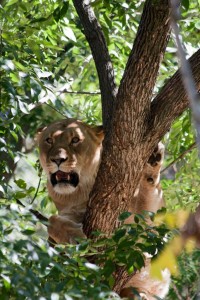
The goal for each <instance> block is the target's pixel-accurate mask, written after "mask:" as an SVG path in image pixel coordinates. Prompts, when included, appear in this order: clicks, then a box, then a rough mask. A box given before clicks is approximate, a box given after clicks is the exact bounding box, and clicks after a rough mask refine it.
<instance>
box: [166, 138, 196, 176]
mask: <svg viewBox="0 0 200 300" xmlns="http://www.w3.org/2000/svg"><path fill="white" fill-rule="evenodd" d="M195 147H196V143H192V144H191V145H190V146H189V147H188V148H187V149H186V150H185V151H184V152H182V153H181V154H180V155H179V156H178V157H177V158H175V159H174V160H173V161H172V162H171V163H169V165H168V166H166V167H165V168H164V169H162V171H161V173H163V172H165V171H166V170H167V169H168V168H170V167H171V166H173V165H174V164H175V163H176V162H177V161H179V160H180V159H182V158H183V157H184V156H185V155H186V154H188V153H189V152H190V151H192V150H193V149H194V148H195Z"/></svg>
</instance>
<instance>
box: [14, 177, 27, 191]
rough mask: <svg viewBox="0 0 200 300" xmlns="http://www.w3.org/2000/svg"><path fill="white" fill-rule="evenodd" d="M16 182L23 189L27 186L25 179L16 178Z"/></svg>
mask: <svg viewBox="0 0 200 300" xmlns="http://www.w3.org/2000/svg"><path fill="white" fill-rule="evenodd" d="M14 182H15V183H16V185H17V186H18V187H20V188H21V189H25V188H26V182H25V181H24V180H23V179H18V180H15V181H14Z"/></svg>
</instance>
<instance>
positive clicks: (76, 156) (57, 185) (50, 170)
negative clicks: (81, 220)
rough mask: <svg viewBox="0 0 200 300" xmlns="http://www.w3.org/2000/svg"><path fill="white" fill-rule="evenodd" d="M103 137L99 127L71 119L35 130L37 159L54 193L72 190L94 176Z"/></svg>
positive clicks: (85, 183)
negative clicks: (38, 155) (38, 152)
mask: <svg viewBox="0 0 200 300" xmlns="http://www.w3.org/2000/svg"><path fill="white" fill-rule="evenodd" d="M102 140H103V130H102V127H101V126H99V127H90V126H88V125H86V124H84V123H82V122H81V121H78V120H75V119H66V120H61V121H57V122H55V123H52V124H50V125H49V126H47V127H44V128H43V129H40V130H39V131H38V143H39V151H40V163H41V165H42V168H43V169H44V171H45V172H46V174H47V177H48V181H49V183H48V184H49V185H50V186H51V188H52V189H53V190H54V192H55V193H56V194H61V195H66V194H70V193H73V192H74V191H75V190H76V189H77V188H78V187H79V186H84V185H90V184H91V183H90V182H91V181H92V182H94V178H95V176H96V173H97V170H98V166H99V162H100V155H101V148H102Z"/></svg>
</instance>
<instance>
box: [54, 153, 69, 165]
mask: <svg viewBox="0 0 200 300" xmlns="http://www.w3.org/2000/svg"><path fill="white" fill-rule="evenodd" d="M50 159H51V161H52V162H55V163H56V164H57V166H59V165H60V164H61V163H62V162H65V161H66V160H68V155H67V153H66V151H65V150H64V149H59V151H58V152H57V153H56V155H53V156H52V157H51V158H50Z"/></svg>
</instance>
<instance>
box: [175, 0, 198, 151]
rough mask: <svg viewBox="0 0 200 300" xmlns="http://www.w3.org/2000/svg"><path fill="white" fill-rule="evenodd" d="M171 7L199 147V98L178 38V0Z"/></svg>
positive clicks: (182, 71) (183, 76) (183, 77)
mask: <svg viewBox="0 0 200 300" xmlns="http://www.w3.org/2000/svg"><path fill="white" fill-rule="evenodd" d="M171 6H172V14H171V24H172V28H173V31H174V34H175V38H176V44H177V49H178V56H179V60H180V65H181V68H180V71H181V73H182V80H183V84H184V87H185V89H186V91H187V94H188V98H189V100H190V106H191V108H192V116H193V122H194V125H195V129H196V132H197V144H198V146H199V147H200V97H199V95H198V93H197V90H196V87H195V83H194V80H193V77H192V72H191V69H190V65H189V63H188V61H187V60H186V54H185V52H184V49H183V46H182V43H181V41H180V38H179V35H180V30H179V26H178V24H177V22H178V21H179V19H180V0H176V1H175V0H173V1H172V0H171ZM199 151H200V149H199Z"/></svg>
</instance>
